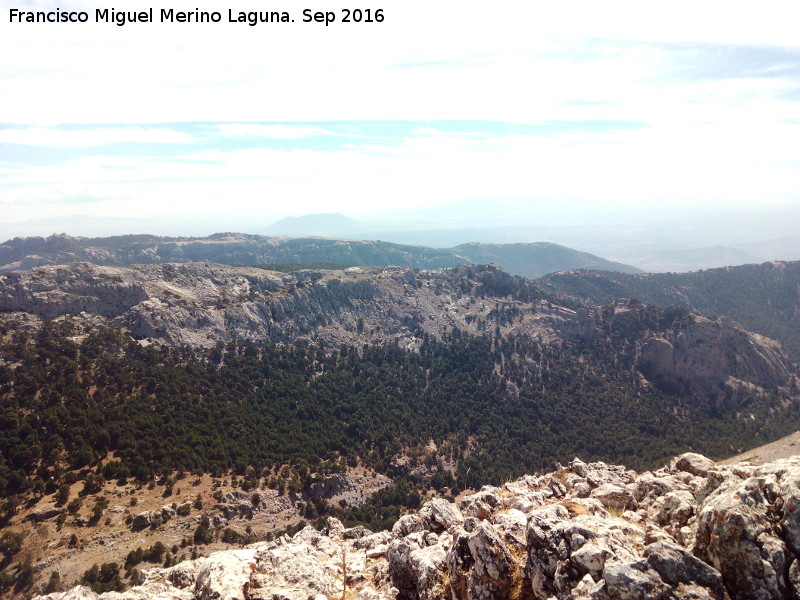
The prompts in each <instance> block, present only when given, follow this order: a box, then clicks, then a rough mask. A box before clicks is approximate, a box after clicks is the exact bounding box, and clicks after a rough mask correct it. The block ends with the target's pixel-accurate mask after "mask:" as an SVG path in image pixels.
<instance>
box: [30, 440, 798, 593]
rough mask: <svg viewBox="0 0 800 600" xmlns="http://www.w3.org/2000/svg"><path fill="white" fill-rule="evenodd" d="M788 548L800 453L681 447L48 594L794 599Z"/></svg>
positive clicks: (793, 554)
mask: <svg viewBox="0 0 800 600" xmlns="http://www.w3.org/2000/svg"><path fill="white" fill-rule="evenodd" d="M798 556H800V456H798V457H792V458H788V459H782V460H779V461H776V462H773V463H770V464H767V465H763V466H749V465H747V464H739V465H732V466H718V465H715V464H714V463H713V462H712V461H711V460H709V459H707V458H705V457H703V456H700V455H698V454H684V455H682V456H680V457H678V458H676V459H675V460H673V461H672V462H671V464H670V465H669V466H667V467H664V468H662V469H660V470H658V471H654V472H645V473H641V474H637V473H635V472H633V471H630V470H627V469H626V468H625V467H621V466H614V465H607V464H605V463H591V464H586V463H583V462H582V461H580V460H579V459H575V460H573V461H572V463H570V465H569V466H568V467H567V468H563V469H559V470H558V471H556V472H554V473H550V474H547V475H543V476H526V477H523V478H521V479H518V480H517V481H513V482H510V483H507V484H504V485H503V486H501V487H490V486H487V487H484V488H482V489H481V490H480V491H479V492H477V493H475V494H472V495H470V496H466V497H464V498H462V499H461V500H460V502H459V503H458V505H456V504H452V503H450V502H447V501H446V500H443V499H441V498H434V499H433V500H431V501H429V502H427V503H426V504H425V505H423V507H422V509H421V510H420V511H419V512H418V513H415V514H410V515H406V516H404V517H402V518H401V519H400V520H399V521H398V522H397V523H396V524H395V526H394V527H393V529H392V531H390V532H389V531H383V532H379V533H372V532H370V531H368V530H366V529H364V528H362V527H356V528H353V529H345V528H344V527H343V526H342V524H341V523H340V522H339V521H337V520H336V519H329V520H328V524H327V528H326V529H325V530H323V531H321V532H318V531H315V530H314V529H312V528H310V527H308V528H306V529H304V530H302V531H301V532H299V533H298V534H297V535H295V536H294V537H292V538H289V537H283V538H281V539H279V540H276V541H274V542H270V543H259V544H254V545H252V546H249V547H247V548H244V549H241V550H229V551H225V552H217V553H214V554H212V555H211V556H209V557H208V558H201V559H198V560H195V561H190V562H184V563H181V564H179V565H177V566H174V567H172V568H169V569H151V570H149V571H146V572H145V577H146V580H145V582H144V584H142V585H141V586H138V587H135V588H131V589H130V590H128V591H126V592H124V593H116V592H109V593H106V594H102V595H99V596H97V595H95V594H94V593H93V592H91V591H90V590H88V589H87V588H83V587H76V588H73V589H72V590H69V591H67V592H59V593H55V594H50V595H49V596H44V597H43V598H47V600H78V599H80V600H95V599H97V598H100V599H103V600H112V599H113V600H123V599H130V600H133V599H136V600H148V599H153V600H155V599H159V600H194V599H197V600H216V599H219V600H227V599H237V600H308V599H313V600H323V599H325V598H331V599H332V598H336V599H338V598H342V597H344V598H350V599H357V600H383V599H387V600H388V599H395V598H397V599H409V600H434V599H447V598H453V599H457V600H460V599H469V600H489V599H509V600H512V599H529V598H535V599H537V600H538V599H542V600H545V599H551V598H557V599H559V600H562V599H574V600H577V599H592V600H606V599H612V598H624V599H639V598H640V599H645V598H647V599H687V600H688V599H705V598H707V599H718V600H721V599H724V598H730V599H731V600H745V599H773V598H775V599H778V598H791V599H795V598H800V562H798ZM62 578H66V579H69V576H67V575H66V574H62ZM345 586H346V589H345Z"/></svg>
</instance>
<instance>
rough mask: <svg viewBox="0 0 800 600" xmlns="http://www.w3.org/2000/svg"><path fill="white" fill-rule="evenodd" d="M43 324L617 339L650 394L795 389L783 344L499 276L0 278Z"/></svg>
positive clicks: (408, 341) (713, 399)
mask: <svg viewBox="0 0 800 600" xmlns="http://www.w3.org/2000/svg"><path fill="white" fill-rule="evenodd" d="M673 312H674V311H673ZM3 313H4V314H3ZM670 315H671V316H670ZM48 319H66V320H69V321H71V322H73V323H75V324H78V325H80V326H87V327H96V326H100V325H118V326H122V327H124V328H127V329H128V330H130V332H131V333H132V334H133V335H134V336H135V337H137V338H149V339H152V340H157V341H160V342H163V343H167V344H171V345H190V346H213V345H214V344H216V343H218V342H228V341H231V340H234V339H236V340H253V341H273V342H294V341H297V340H311V341H321V342H324V343H328V344H334V345H339V344H352V345H357V346H361V345H363V344H383V343H397V344H399V345H400V346H401V347H403V348H407V349H414V348H417V347H418V346H419V344H420V343H421V339H422V336H423V335H426V334H427V335H433V336H436V337H441V336H443V335H444V334H446V333H448V332H450V331H452V330H453V329H454V328H456V329H459V330H462V331H465V332H468V333H471V334H476V335H482V334H495V333H497V332H498V331H499V332H500V333H501V334H502V335H523V336H527V337H530V338H533V339H537V340H540V341H541V342H542V343H550V342H553V341H557V340H563V339H580V340H583V341H584V342H586V343H588V344H592V343H594V342H596V341H602V340H608V339H611V340H616V341H615V342H614V343H617V344H618V345H621V346H622V347H625V346H626V345H627V347H628V349H627V350H625V351H626V352H629V353H630V354H631V357H632V361H633V363H634V364H635V366H636V367H637V368H638V369H639V371H640V372H641V373H642V374H643V376H644V377H646V378H647V379H648V380H649V381H650V382H651V383H653V384H654V385H656V386H658V387H659V388H661V389H663V390H665V391H667V392H669V393H673V394H676V395H681V396H683V397H689V398H695V399H700V401H702V402H704V403H707V404H708V405H709V406H716V407H722V406H725V405H729V404H730V403H731V401H734V404H735V398H736V397H737V395H739V396H752V395H753V394H754V393H757V394H758V393H763V392H764V391H765V390H774V389H776V388H779V387H782V386H783V387H785V386H789V385H790V383H791V381H792V377H793V376H792V370H793V366H792V364H791V362H790V361H789V359H788V358H787V356H786V354H785V353H784V351H783V349H782V347H781V346H780V345H779V344H778V343H776V342H774V341H772V340H769V339H767V338H764V337H762V336H758V335H755V334H751V333H749V332H747V331H745V330H743V329H742V328H741V327H739V326H738V325H736V324H735V323H733V322H731V321H729V320H727V319H724V318H723V319H715V320H711V319H707V318H704V317H701V316H699V315H692V314H690V313H688V312H687V311H683V312H680V313H675V314H672V313H668V312H666V311H660V310H659V309H655V308H653V307H649V306H647V305H643V304H642V303H640V302H636V301H629V300H620V301H617V302H615V303H613V304H611V305H608V306H606V307H599V308H590V307H582V308H581V307H577V308H576V307H568V306H563V305H559V304H557V303H554V302H552V301H550V299H549V298H548V297H546V296H545V295H544V293H542V292H541V291H540V290H538V288H536V286H535V285H534V284H532V283H531V282H529V281H527V280H523V279H521V278H514V277H511V276H510V275H508V274H507V273H505V272H504V271H502V270H501V269H499V268H498V267H494V266H462V267H457V268H454V269H444V270H437V271H416V270H413V269H408V268H400V267H386V268H380V267H371V268H366V267H365V268H361V267H350V268H347V269H344V270H301V271H294V272H291V273H279V272H275V271H267V270H264V269H259V268H254V267H230V266H224V265H215V264H202V263H189V264H172V263H169V264H160V265H138V266H134V267H104V266H97V265H94V264H90V263H74V264H69V265H48V266H40V267H37V268H34V269H31V270H28V271H11V272H7V273H2V274H0V321H5V322H8V323H11V324H13V326H14V327H16V328H24V327H34V328H35V327H37V326H38V325H39V324H40V323H41V321H42V320H48ZM619 340H623V342H624V343H622V342H619ZM615 351H616V350H615Z"/></svg>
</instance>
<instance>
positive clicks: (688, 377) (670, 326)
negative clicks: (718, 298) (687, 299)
mask: <svg viewBox="0 0 800 600" xmlns="http://www.w3.org/2000/svg"><path fill="white" fill-rule="evenodd" d="M600 312H601V313H602V323H601V327H604V328H605V329H606V330H608V331H609V332H610V334H611V335H612V336H613V335H622V336H624V337H626V338H627V339H629V340H636V348H635V350H634V359H635V364H636V367H637V369H638V370H639V371H640V372H641V373H642V375H644V376H645V377H646V378H647V379H648V380H649V381H651V382H652V383H653V384H655V385H657V386H658V387H659V388H661V389H663V390H664V391H667V392H669V393H673V394H676V395H679V396H683V397H688V398H695V399H702V401H703V402H708V403H709V405H710V406H714V407H716V408H723V407H724V405H726V404H730V403H731V402H735V397H736V396H737V394H738V395H740V396H743V395H747V394H748V393H751V392H753V391H762V392H763V391H764V390H768V389H775V388H778V387H781V386H786V385H789V384H790V383H791V381H792V371H793V366H792V363H791V361H790V360H789V357H788V356H787V354H786V352H785V351H784V349H783V347H782V346H781V345H780V344H779V343H778V342H776V341H774V340H771V339H769V338H765V337H764V336H761V335H758V334H754V333H750V332H748V331H745V330H744V329H743V328H742V327H741V326H739V325H738V324H736V323H734V322H733V321H731V320H730V319H727V318H724V317H720V318H714V319H709V318H706V317H703V316H701V315H697V314H691V313H689V312H688V311H685V310H680V309H669V310H667V311H655V309H654V308H653V307H651V306H647V305H643V304H642V303H641V302H638V301H636V300H617V301H616V302H614V303H613V304H611V305H608V306H606V307H604V308H602V309H600Z"/></svg>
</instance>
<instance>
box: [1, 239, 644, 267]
mask: <svg viewBox="0 0 800 600" xmlns="http://www.w3.org/2000/svg"><path fill="white" fill-rule="evenodd" d="M486 250H491V252H492V255H493V257H494V258H495V259H496V261H497V263H498V264H499V266H501V267H504V268H506V270H508V271H510V272H511V273H512V274H515V275H523V276H527V277H534V276H538V275H543V274H545V273H547V272H549V271H551V270H565V269H570V268H577V267H591V268H599V269H619V270H623V271H625V272H631V273H637V272H640V271H639V269H636V268H635V267H630V266H628V265H623V264H621V263H614V262H612V261H607V260H605V259H603V258H600V257H596V256H594V255H589V254H586V253H582V252H578V251H577V250H572V249H570V248H566V247H564V246H559V245H557V244H547V243H540V244H537V243H533V244H514V245H489V244H487V245H479V246H472V245H469V246H465V247H463V248H462V247H455V248H431V247H428V246H418V245H410V244H396V243H392V242H382V241H379V240H347V239H333V238H288V237H267V236H260V235H252V234H242V233H219V234H214V235H211V236H207V237H198V238H186V237H178V238H165V237H160V236H152V235H130V236H112V237H106V238H75V237H71V236H67V235H65V234H60V235H52V236H49V237H47V238H41V237H33V238H14V239H11V240H8V241H6V242H3V243H2V244H0V272H2V271H10V270H18V269H20V268H23V267H24V266H28V265H37V264H47V263H49V264H63V263H67V262H79V261H88V262H92V263H95V264H100V265H108V266H128V265H131V264H137V263H141V264H156V263H161V262H216V263H222V264H242V265H250V266H252V265H258V264H264V263H267V264H269V263H338V264H345V265H353V266H405V267H414V268H421V269H437V268H444V267H454V266H457V265H460V264H471V263H476V262H486V261H484V260H480V258H479V256H478V255H479V254H480V253H481V252H482V251H484V252H485V251H486ZM24 261H27V263H24ZM23 263H24V264H23Z"/></svg>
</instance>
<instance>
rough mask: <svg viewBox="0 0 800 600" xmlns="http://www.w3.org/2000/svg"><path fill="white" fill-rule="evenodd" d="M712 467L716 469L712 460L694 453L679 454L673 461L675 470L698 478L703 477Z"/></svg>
mask: <svg viewBox="0 0 800 600" xmlns="http://www.w3.org/2000/svg"><path fill="white" fill-rule="evenodd" d="M714 467H716V464H715V463H714V461H713V460H711V459H710V458H706V457H705V456H703V455H702V454H696V453H694V452H686V453H684V454H681V455H680V456H679V457H678V458H677V460H676V461H675V468H676V469H678V470H679V471H686V472H688V473H691V474H692V475H697V476H699V477H705V476H706V475H708V472H709V471H710V470H711V469H713V468H714Z"/></svg>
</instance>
